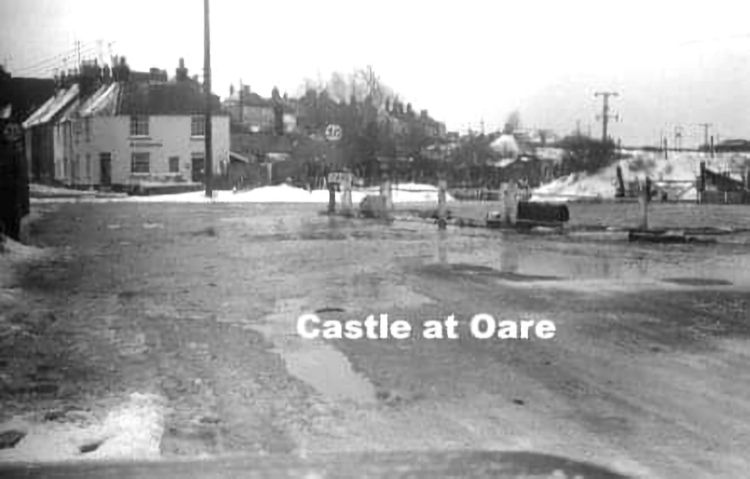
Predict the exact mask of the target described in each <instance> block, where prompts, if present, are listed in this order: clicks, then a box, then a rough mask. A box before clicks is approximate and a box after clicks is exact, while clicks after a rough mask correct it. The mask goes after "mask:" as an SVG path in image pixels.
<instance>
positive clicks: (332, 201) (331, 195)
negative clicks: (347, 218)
mask: <svg viewBox="0 0 750 479" xmlns="http://www.w3.org/2000/svg"><path fill="white" fill-rule="evenodd" d="M335 212H336V187H335V186H334V184H333V183H328V213H330V214H333V213H335Z"/></svg>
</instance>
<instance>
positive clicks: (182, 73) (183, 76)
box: [175, 58, 188, 81]
mask: <svg viewBox="0 0 750 479" xmlns="http://www.w3.org/2000/svg"><path fill="white" fill-rule="evenodd" d="M175 78H176V79H177V81H185V80H187V79H188V69H187V68H185V59H184V58H180V64H179V66H178V67H177V70H175Z"/></svg>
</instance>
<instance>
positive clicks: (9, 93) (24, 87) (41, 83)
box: [0, 77, 55, 121]
mask: <svg viewBox="0 0 750 479" xmlns="http://www.w3.org/2000/svg"><path fill="white" fill-rule="evenodd" d="M54 93H55V81H54V80H52V79H44V78H9V77H0V109H5V108H6V107H8V106H10V110H9V112H10V113H9V114H10V117H11V118H14V119H15V120H16V121H22V120H25V119H26V118H27V117H28V116H29V115H30V114H31V113H33V111H34V110H35V109H36V108H38V107H39V106H40V105H42V104H43V103H44V102H45V101H47V99H49V97H50V96H51V95H53V94H54Z"/></svg>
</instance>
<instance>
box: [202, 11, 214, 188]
mask: <svg viewBox="0 0 750 479" xmlns="http://www.w3.org/2000/svg"><path fill="white" fill-rule="evenodd" d="M208 1H209V0H203V90H204V91H203V93H204V94H205V95H206V115H205V116H206V118H205V120H206V131H205V136H204V139H205V146H206V154H205V157H206V164H205V167H204V169H203V170H204V179H205V182H206V197H207V198H211V197H213V189H212V185H211V180H212V179H213V178H212V177H213V146H212V138H211V109H212V106H213V105H212V101H211V100H212V98H211V30H210V21H209V15H208Z"/></svg>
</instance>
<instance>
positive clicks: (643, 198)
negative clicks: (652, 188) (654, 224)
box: [638, 178, 649, 231]
mask: <svg viewBox="0 0 750 479" xmlns="http://www.w3.org/2000/svg"><path fill="white" fill-rule="evenodd" d="M648 183H649V181H648V178H646V183H644V185H643V188H641V191H640V194H639V195H638V205H639V206H640V207H641V226H640V229H641V230H643V231H647V230H648V202H649V189H648V188H647V187H646V185H647V184H648Z"/></svg>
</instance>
